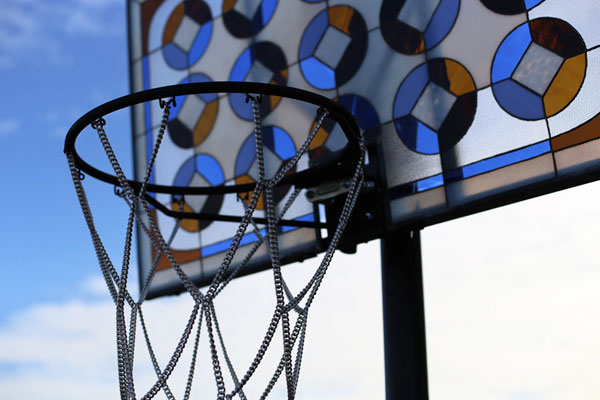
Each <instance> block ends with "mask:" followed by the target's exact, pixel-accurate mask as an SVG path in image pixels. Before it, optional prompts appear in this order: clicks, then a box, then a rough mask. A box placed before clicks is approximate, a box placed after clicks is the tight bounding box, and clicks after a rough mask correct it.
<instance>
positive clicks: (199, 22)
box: [162, 0, 213, 69]
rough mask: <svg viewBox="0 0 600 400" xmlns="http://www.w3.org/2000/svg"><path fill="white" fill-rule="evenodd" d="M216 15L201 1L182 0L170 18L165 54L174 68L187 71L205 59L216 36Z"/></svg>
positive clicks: (163, 43)
mask: <svg viewBox="0 0 600 400" xmlns="http://www.w3.org/2000/svg"><path fill="white" fill-rule="evenodd" d="M212 27H213V22H212V15H211V13H210V8H209V7H208V5H207V4H206V3H205V2H204V1H201V0H189V1H182V2H181V4H179V5H178V6H177V7H175V9H174V10H173V12H172V13H171V15H170V16H169V18H168V20H167V23H166V24H165V28H164V31H163V38H162V46H163V47H162V53H163V56H164V58H165V60H166V62H167V64H169V65H170V66H171V67H173V68H176V69H185V68H187V67H189V66H190V65H192V64H194V63H195V62H196V61H198V60H199V59H200V57H202V55H203V54H204V52H205V51H206V48H207V46H208V42H210V38H211V35H212Z"/></svg>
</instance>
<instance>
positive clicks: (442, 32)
mask: <svg viewBox="0 0 600 400" xmlns="http://www.w3.org/2000/svg"><path fill="white" fill-rule="evenodd" d="M459 6H460V2H459V0H442V1H441V2H440V4H439V6H438V8H437V10H436V11H435V14H433V17H432V18H431V21H429V26H428V27H427V30H426V31H425V34H424V37H425V47H426V48H427V49H428V50H429V49H431V48H432V47H434V46H435V45H437V44H438V43H439V42H441V41H442V39H443V38H444V37H445V36H446V35H447V34H448V32H449V31H450V29H451V28H452V25H454V21H456V16H457V15H458V8H459Z"/></svg>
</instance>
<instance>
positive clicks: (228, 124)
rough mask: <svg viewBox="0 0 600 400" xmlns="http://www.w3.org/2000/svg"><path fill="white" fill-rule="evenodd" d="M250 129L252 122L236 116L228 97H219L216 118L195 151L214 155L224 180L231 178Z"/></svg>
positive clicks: (233, 176)
mask: <svg viewBox="0 0 600 400" xmlns="http://www.w3.org/2000/svg"><path fill="white" fill-rule="evenodd" d="M252 131H253V125H252V122H251V121H244V120H242V119H241V118H239V117H238V116H236V115H235V113H234V112H233V110H232V109H231V107H230V106H229V99H228V98H227V97H222V98H220V99H219V113H218V115H217V120H216V121H215V124H214V125H213V128H212V130H211V131H210V133H209V135H208V136H207V137H206V139H205V140H204V141H203V142H202V143H201V144H200V145H199V146H197V147H196V153H206V154H209V155H211V156H213V157H215V158H216V159H217V160H219V164H220V165H221V168H222V170H223V173H224V174H225V180H229V179H233V178H235V173H234V171H235V160H236V158H237V155H238V152H239V149H240V148H241V147H242V144H243V143H244V140H246V138H247V137H248V135H250V134H251V133H252Z"/></svg>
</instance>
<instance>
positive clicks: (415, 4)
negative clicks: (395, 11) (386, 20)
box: [398, 0, 440, 32]
mask: <svg viewBox="0 0 600 400" xmlns="http://www.w3.org/2000/svg"><path fill="white" fill-rule="evenodd" d="M439 3H440V1H439V0H406V1H405V2H404V5H403V6H402V9H401V10H400V14H399V15H398V20H400V21H402V22H404V23H405V24H407V25H409V26H412V27H413V28H415V29H416V30H418V31H420V32H425V29H426V28H427V25H428V24H429V20H430V19H431V16H432V15H433V13H434V11H435V9H436V8H437V6H438V4H439Z"/></svg>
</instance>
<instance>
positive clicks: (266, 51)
mask: <svg viewBox="0 0 600 400" xmlns="http://www.w3.org/2000/svg"><path fill="white" fill-rule="evenodd" d="M229 80H230V81H238V82H239V81H247V82H262V83H271V84H276V85H286V84H287V80H288V65H287V60H286V58H285V54H284V53H283V50H281V48H280V47H279V46H277V45H276V44H274V43H272V42H258V43H255V44H253V45H251V46H250V47H248V48H247V49H246V50H244V51H243V52H242V54H241V55H240V56H239V57H238V59H237V60H236V61H235V63H234V65H233V68H232V70H231V74H230V75H229ZM280 100H281V97H279V96H263V99H262V102H261V104H260V110H261V114H262V116H263V117H264V116H265V115H267V114H268V113H270V112H271V111H273V109H274V108H275V107H276V106H277V104H279V101H280ZM229 103H230V104H231V108H233V111H234V112H235V113H236V114H237V115H238V116H239V117H240V118H242V119H245V120H247V121H251V120H252V119H253V115H252V107H251V106H249V105H248V104H247V103H246V95H244V94H241V93H231V94H230V95H229Z"/></svg>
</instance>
